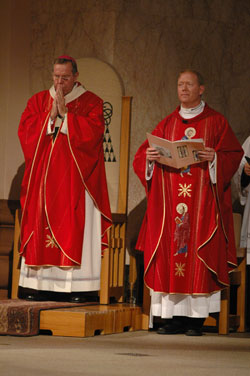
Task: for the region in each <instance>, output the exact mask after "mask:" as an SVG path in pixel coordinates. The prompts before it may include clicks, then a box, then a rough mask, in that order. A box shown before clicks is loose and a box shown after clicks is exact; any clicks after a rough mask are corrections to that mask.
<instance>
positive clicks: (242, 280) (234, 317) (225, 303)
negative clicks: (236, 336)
mask: <svg viewBox="0 0 250 376" xmlns="http://www.w3.org/2000/svg"><path fill="white" fill-rule="evenodd" d="M233 220H234V234H235V244H236V249H237V261H238V267H237V269H235V270H234V271H233V272H232V273H231V274H230V287H228V288H226V289H224V290H222V292H221V311H220V313H219V314H211V316H209V317H208V318H207V319H206V321H205V323H204V325H205V326H216V327H217V328H218V333H219V334H228V333H229V330H230V328H232V329H236V330H237V332H239V333H243V332H245V306H246V249H245V248H240V232H241V222H242V216H241V214H239V213H233ZM233 286H236V288H237V298H236V314H232V313H231V312H230V290H231V289H232V288H233Z"/></svg>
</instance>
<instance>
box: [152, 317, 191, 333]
mask: <svg viewBox="0 0 250 376" xmlns="http://www.w3.org/2000/svg"><path fill="white" fill-rule="evenodd" d="M168 321H169V322H168V323H167V324H166V325H164V326H162V327H160V328H159V329H158V330H157V333H158V334H181V333H185V331H186V325H185V322H184V321H183V320H178V319H176V318H173V319H171V320H168Z"/></svg>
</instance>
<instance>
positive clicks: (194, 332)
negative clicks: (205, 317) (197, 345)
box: [185, 328, 202, 337]
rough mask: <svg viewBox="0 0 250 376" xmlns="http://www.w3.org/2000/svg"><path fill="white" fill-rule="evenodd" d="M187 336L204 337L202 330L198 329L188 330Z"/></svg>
mask: <svg viewBox="0 0 250 376" xmlns="http://www.w3.org/2000/svg"><path fill="white" fill-rule="evenodd" d="M185 334H186V336H190V337H200V336H202V328H199V329H198V328H197V329H188V330H186V332H185Z"/></svg>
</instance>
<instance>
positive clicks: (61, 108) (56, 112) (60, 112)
mask: <svg viewBox="0 0 250 376" xmlns="http://www.w3.org/2000/svg"><path fill="white" fill-rule="evenodd" d="M66 113H67V107H66V106H65V99H64V95H63V90H62V87H61V86H59V85H58V87H57V89H56V95H55V99H54V101H53V105H52V109H51V112H50V116H51V119H52V120H55V119H56V117H57V116H59V117H61V118H64V116H65V114H66Z"/></svg>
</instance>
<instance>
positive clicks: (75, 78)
mask: <svg viewBox="0 0 250 376" xmlns="http://www.w3.org/2000/svg"><path fill="white" fill-rule="evenodd" d="M78 76H79V72H76V73H75V74H74V81H77V79H78Z"/></svg>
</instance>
